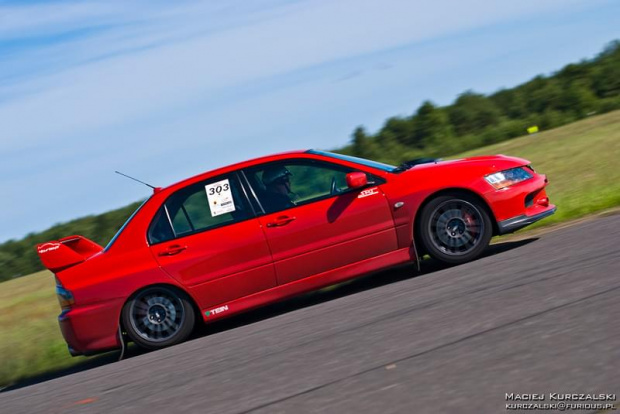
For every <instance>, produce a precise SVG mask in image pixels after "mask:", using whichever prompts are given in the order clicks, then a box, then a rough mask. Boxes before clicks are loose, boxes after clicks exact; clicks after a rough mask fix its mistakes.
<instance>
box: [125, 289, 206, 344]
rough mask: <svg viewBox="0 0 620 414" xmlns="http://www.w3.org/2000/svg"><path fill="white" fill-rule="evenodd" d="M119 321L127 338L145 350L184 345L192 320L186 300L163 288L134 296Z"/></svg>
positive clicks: (173, 290)
mask: <svg viewBox="0 0 620 414" xmlns="http://www.w3.org/2000/svg"><path fill="white" fill-rule="evenodd" d="M121 317H122V321H123V326H124V327H125V331H126V332H127V335H128V336H129V338H130V339H131V340H132V341H134V342H135V343H136V344H137V345H139V346H141V347H143V348H146V349H159V348H164V347H167V346H170V345H174V344H178V343H179V342H182V341H184V340H185V339H187V337H188V336H189V335H190V334H191V332H192V329H193V327H194V320H195V315H194V309H193V307H192V304H191V302H190V299H189V297H188V296H187V295H186V294H185V293H184V292H181V291H179V290H177V289H174V288H172V287H164V286H153V287H149V288H146V289H144V290H141V291H139V292H138V293H136V294H135V295H134V296H133V297H132V298H131V299H130V300H129V301H127V303H126V304H125V306H124V307H123V311H122V316H121Z"/></svg>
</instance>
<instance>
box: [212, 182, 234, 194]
mask: <svg viewBox="0 0 620 414" xmlns="http://www.w3.org/2000/svg"><path fill="white" fill-rule="evenodd" d="M229 189H230V186H229V185H228V184H224V185H218V186H217V187H211V188H209V195H215V194H220V193H221V192H222V191H228V190H229Z"/></svg>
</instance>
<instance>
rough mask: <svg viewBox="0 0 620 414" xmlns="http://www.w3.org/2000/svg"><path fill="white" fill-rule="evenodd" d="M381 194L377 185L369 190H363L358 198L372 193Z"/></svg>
mask: <svg viewBox="0 0 620 414" xmlns="http://www.w3.org/2000/svg"><path fill="white" fill-rule="evenodd" d="M375 194H379V189H378V188H377V187H373V188H369V189H368V190H364V191H362V192H361V193H360V194H359V195H358V196H357V198H364V197H368V196H371V195H375Z"/></svg>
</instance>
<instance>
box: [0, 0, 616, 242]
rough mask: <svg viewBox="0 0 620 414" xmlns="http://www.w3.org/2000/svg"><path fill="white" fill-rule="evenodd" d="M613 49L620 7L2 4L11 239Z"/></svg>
mask: <svg viewBox="0 0 620 414" xmlns="http://www.w3.org/2000/svg"><path fill="white" fill-rule="evenodd" d="M614 39H620V2H619V1H617V0H519V1H511V2H509V1H497V0H434V1H432V2H428V1H416V0H381V1H366V0H312V1H308V0H300V1H284V0H253V1H247V0H245V1H242V0H209V1H201V2H199V1H186V0H175V1H169V0H167V1H163V0H149V1H143V0H133V1H130V2H129V1H117V0H106V1H100V2H98V1H54V0H48V1H37V0H18V1H11V0H9V1H5V0H0V177H1V181H0V194H1V197H2V201H3V202H2V203H1V207H0V208H1V210H0V213H1V214H0V242H2V241H6V240H9V239H19V238H21V237H23V236H25V235H26V234H27V233H30V232H35V231H42V230H45V229H46V228H48V227H50V226H52V225H53V224H56V223H60V222H66V221H69V220H71V219H74V218H78V217H82V216H86V215H90V214H98V213H102V212H105V211H109V210H111V209H114V208H119V207H123V206H125V205H127V204H129V203H131V202H134V201H138V200H141V199H144V198H146V197H148V196H149V195H150V193H151V190H150V189H149V188H148V187H145V186H142V185H141V184H138V183H136V182H133V181H131V180H128V179H126V178H123V177H121V176H119V175H117V174H115V173H114V171H115V170H119V171H122V172H124V173H126V174H129V175H132V176H135V177H137V178H139V179H141V180H143V181H146V182H147V183H150V184H153V185H156V186H167V185H169V184H172V183H174V182H176V181H179V180H181V179H183V178H186V177H189V176H192V175H195V174H198V173H201V172H204V171H207V170H210V169H213V168H217V167H220V166H224V165H227V164H230V163H233V162H238V161H243V160H245V159H248V158H253V157H258V156H262V155H267V154H270V153H275V152H282V151H288V150H294V149H306V148H319V149H330V148H336V147H340V146H343V145H346V144H347V143H348V142H349V141H350V139H351V133H352V132H353V130H354V128H355V127H357V126H359V125H362V126H364V127H365V128H366V129H367V130H368V131H369V132H374V131H376V130H378V129H379V128H380V127H381V126H382V125H383V123H384V122H385V120H386V119H387V118H389V117H391V116H409V115H411V114H413V113H414V112H415V110H416V109H417V107H418V106H419V105H420V104H421V103H422V102H423V101H424V100H427V99H428V100H431V101H432V102H434V103H436V104H438V105H448V104H450V103H451V102H452V101H454V99H455V98H456V97H457V96H458V94H460V93H462V92H464V91H466V90H470V89H471V90H474V91H476V92H481V93H492V92H494V91H497V90H498V89H500V88H506V87H512V86H515V85H518V84H520V83H522V82H525V81H527V80H529V79H531V78H532V77H534V76H536V75H538V74H550V73H552V72H553V71H556V70H558V69H560V68H561V67H562V66H564V65H566V64H568V63H571V62H576V61H579V60H581V59H584V58H588V59H589V58H592V57H594V56H596V55H597V54H598V53H599V52H600V51H601V50H602V49H603V47H604V46H605V45H606V44H607V43H608V42H610V41H611V40H614Z"/></svg>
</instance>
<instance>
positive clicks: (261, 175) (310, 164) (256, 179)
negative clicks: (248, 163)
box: [246, 160, 354, 213]
mask: <svg viewBox="0 0 620 414" xmlns="http://www.w3.org/2000/svg"><path fill="white" fill-rule="evenodd" d="M352 171H354V170H353V169H351V168H348V167H344V166H341V165H336V164H330V163H326V162H320V161H313V160H289V161H286V162H276V163H270V164H265V165H261V166H259V167H255V168H251V169H249V170H248V171H247V172H246V176H247V177H248V180H249V181H250V184H251V185H252V188H253V189H254V190H255V192H256V195H257V196H258V199H259V201H260V202H261V205H262V206H263V208H264V209H265V212H266V213H273V212H276V211H280V210H284V209H287V208H291V207H295V206H297V205H301V204H306V203H310V202H313V201H316V200H320V199H323V198H328V197H331V196H335V195H337V194H340V193H343V192H345V191H347V190H348V187H347V182H346V175H347V174H348V173H350V172H352Z"/></svg>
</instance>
